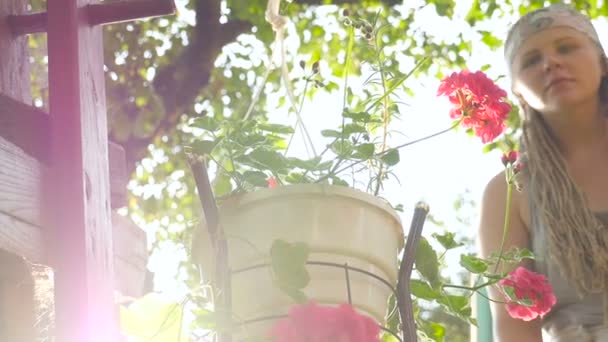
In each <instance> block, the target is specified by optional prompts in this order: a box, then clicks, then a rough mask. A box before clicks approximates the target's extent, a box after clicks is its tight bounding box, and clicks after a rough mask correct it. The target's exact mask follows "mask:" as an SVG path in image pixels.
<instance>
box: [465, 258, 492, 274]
mask: <svg viewBox="0 0 608 342" xmlns="http://www.w3.org/2000/svg"><path fill="white" fill-rule="evenodd" d="M460 265H461V266H462V267H464V268H466V269H467V270H468V271H469V272H471V273H475V274H479V273H483V272H485V271H486V270H487V269H488V263H487V262H486V261H485V260H483V259H480V258H478V257H476V256H474V255H466V254H462V255H461V256H460Z"/></svg>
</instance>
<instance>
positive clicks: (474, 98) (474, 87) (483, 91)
mask: <svg viewBox="0 0 608 342" xmlns="http://www.w3.org/2000/svg"><path fill="white" fill-rule="evenodd" d="M437 95H438V96H442V95H445V96H447V97H448V99H449V100H450V102H451V103H452V104H453V105H454V107H453V108H452V109H451V110H450V117H451V118H453V119H460V118H462V125H463V126H464V127H466V128H471V129H473V132H474V133H475V135H476V136H478V137H480V138H481V141H482V142H483V143H484V144H485V143H488V142H490V141H492V140H494V139H496V137H498V136H499V135H500V134H502V132H504V131H505V129H506V125H505V120H507V117H508V115H509V112H511V105H510V104H508V103H506V102H504V101H503V98H505V97H506V96H507V92H506V91H504V90H503V89H502V88H500V87H499V86H498V85H496V84H495V83H494V81H492V80H491V79H489V78H488V77H487V76H486V74H485V73H483V72H482V71H477V72H475V73H471V72H470V71H468V70H463V71H461V72H454V73H452V74H451V75H450V76H447V77H445V78H444V79H443V80H442V81H441V84H440V85H439V89H438V90H437Z"/></svg>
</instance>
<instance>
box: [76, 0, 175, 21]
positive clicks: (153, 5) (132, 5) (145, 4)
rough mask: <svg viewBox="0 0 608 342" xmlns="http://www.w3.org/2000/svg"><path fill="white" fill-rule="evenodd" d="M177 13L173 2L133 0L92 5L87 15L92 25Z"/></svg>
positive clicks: (165, 0)
mask: <svg viewBox="0 0 608 342" xmlns="http://www.w3.org/2000/svg"><path fill="white" fill-rule="evenodd" d="M173 13H175V4H174V3H173V0H131V1H117V2H107V3H100V4H90V5H87V7H86V14H87V18H88V20H89V24H91V25H106V24H114V23H119V22H123V21H131V20H135V19H142V18H151V17H159V16H164V15H169V14H173Z"/></svg>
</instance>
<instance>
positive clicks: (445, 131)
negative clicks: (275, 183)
mask: <svg viewBox="0 0 608 342" xmlns="http://www.w3.org/2000/svg"><path fill="white" fill-rule="evenodd" d="M461 122H462V118H461V119H460V120H458V121H456V122H455V123H454V124H453V125H452V126H450V127H449V128H446V129H444V130H442V131H439V132H436V133H433V134H431V135H427V136H426V137H422V138H419V139H416V140H412V141H408V142H406V143H404V144H401V145H397V146H396V147H393V148H391V149H389V150H386V151H384V152H381V153H378V154H376V155H375V156H374V157H381V156H383V155H385V154H386V153H388V152H389V151H391V150H398V149H400V148H403V147H407V146H409V145H412V144H415V143H418V142H421V141H424V140H427V139H430V138H433V137H436V136H438V135H441V134H444V133H447V132H449V131H451V130H453V129H454V128H456V127H458V125H460V123H461ZM365 161H366V160H358V161H356V162H354V163H351V164H350V165H347V166H345V167H343V168H341V169H339V170H337V171H335V168H334V170H332V172H331V173H330V174H327V175H325V176H324V177H321V178H319V179H318V180H317V182H316V183H320V182H321V181H324V180H326V179H327V178H329V176H330V175H331V174H333V173H335V174H338V173H340V172H342V171H344V170H347V169H348V168H351V167H353V166H355V165H358V164H361V163H363V162H365ZM336 165H338V164H336Z"/></svg>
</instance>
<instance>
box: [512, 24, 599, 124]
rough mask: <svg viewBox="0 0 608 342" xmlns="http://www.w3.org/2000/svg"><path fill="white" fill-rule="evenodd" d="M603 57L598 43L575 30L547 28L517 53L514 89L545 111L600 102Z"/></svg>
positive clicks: (555, 110)
mask: <svg viewBox="0 0 608 342" xmlns="http://www.w3.org/2000/svg"><path fill="white" fill-rule="evenodd" d="M600 56H601V55H600V50H599V49H598V47H597V45H595V43H593V42H592V41H591V39H589V38H588V37H587V36H586V35H584V34H582V33H580V32H578V31H576V30H574V29H571V28H568V27H554V28H549V29H546V30H543V31H541V32H539V33H536V34H535V35H533V36H531V37H530V38H528V39H527V40H526V41H525V42H524V43H523V44H522V46H521V47H520V49H519V50H518V51H517V53H516V54H515V58H514V60H513V65H512V74H513V91H514V92H515V93H516V94H519V95H520V96H521V98H522V99H523V100H524V101H525V102H526V103H527V104H528V105H529V106H531V107H532V108H534V109H536V110H538V111H539V112H541V113H550V112H560V111H567V110H568V109H571V108H576V107H579V106H581V105H585V104H588V103H591V102H592V101H593V103H597V101H598V100H599V91H598V90H599V87H600V81H601V78H602V75H603V74H605V70H604V69H605V68H604V67H603V64H602V61H601V57H600Z"/></svg>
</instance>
